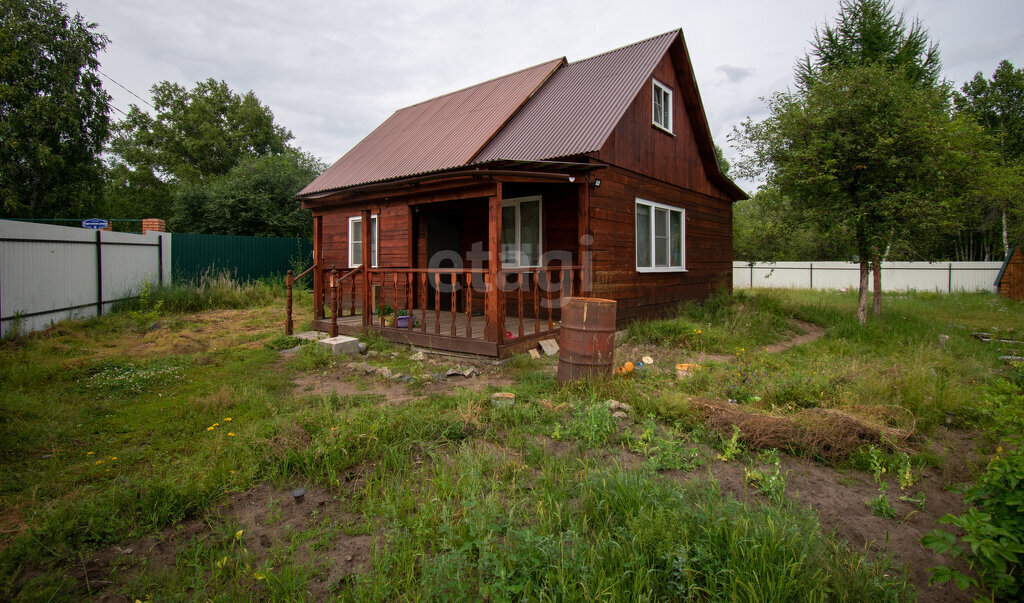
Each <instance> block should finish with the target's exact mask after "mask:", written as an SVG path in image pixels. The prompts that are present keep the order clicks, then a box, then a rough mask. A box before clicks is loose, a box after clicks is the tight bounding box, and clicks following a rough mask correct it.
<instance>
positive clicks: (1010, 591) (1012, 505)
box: [921, 437, 1024, 600]
mask: <svg viewBox="0 0 1024 603" xmlns="http://www.w3.org/2000/svg"><path fill="white" fill-rule="evenodd" d="M1021 443H1022V440H1021V438H1020V437H1017V438H1015V440H1014V441H1013V448H1012V450H1010V451H1008V452H1007V451H1004V449H1003V448H1002V447H1001V446H1000V447H999V448H997V449H996V456H995V457H994V458H993V459H992V461H991V462H990V463H989V465H988V468H987V469H986V470H985V473H983V474H982V475H981V477H980V478H979V479H978V482H977V483H976V484H974V485H973V486H971V487H970V488H968V489H967V490H966V492H965V493H964V501H965V502H967V503H968V504H972V505H973V506H972V507H971V508H970V509H968V510H967V511H966V512H964V513H962V514H961V515H958V516H957V515H946V516H944V517H943V518H942V519H940V520H939V523H943V524H949V525H952V526H955V527H957V528H960V530H962V531H963V534H962V535H961V536H959V537H957V535H955V534H952V533H950V532H946V531H945V530H932V531H931V532H930V533H929V534H928V535H927V536H925V537H924V538H923V539H922V540H921V544H923V545H924V546H926V547H928V548H930V549H932V550H934V551H936V552H937V553H942V554H948V555H950V556H951V557H953V558H954V559H957V558H959V559H962V560H963V561H965V562H966V563H967V565H968V566H969V567H970V568H971V569H973V570H974V571H975V572H977V575H978V579H975V578H974V577H972V576H968V575H966V574H964V573H963V572H960V571H959V570H957V569H955V568H950V567H946V566H938V567H933V568H931V569H930V570H929V571H930V572H931V573H932V577H931V580H932V582H939V583H942V582H948V581H949V580H953V581H954V582H955V583H956V585H957V587H958V588H960V589H961V590H965V589H967V588H969V587H970V586H976V587H977V588H979V589H981V590H983V591H985V592H987V593H988V594H989V595H991V598H993V599H1004V600H1019V599H1020V597H1021V595H1022V594H1024V580H1022V575H1021V574H1022V571H1024V452H1022V451H1021V449H1020V446H1021ZM1004 452H1005V454H1004ZM958 541H959V543H960V544H958ZM961 544H963V545H966V548H965V547H964V546H961Z"/></svg>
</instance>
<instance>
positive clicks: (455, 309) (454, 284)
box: [450, 272, 459, 337]
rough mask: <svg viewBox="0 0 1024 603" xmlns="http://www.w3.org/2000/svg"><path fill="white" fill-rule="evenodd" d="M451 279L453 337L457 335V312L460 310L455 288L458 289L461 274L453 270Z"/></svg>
mask: <svg viewBox="0 0 1024 603" xmlns="http://www.w3.org/2000/svg"><path fill="white" fill-rule="evenodd" d="M450 280H451V288H452V299H451V307H452V328H451V334H452V337H455V313H456V312H458V310H459V305H458V302H456V300H455V289H457V288H458V285H459V275H458V274H456V273H455V272H452V277H451V279H450Z"/></svg>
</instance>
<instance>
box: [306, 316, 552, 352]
mask: <svg viewBox="0 0 1024 603" xmlns="http://www.w3.org/2000/svg"><path fill="white" fill-rule="evenodd" d="M373 318H374V324H373V326H371V327H370V328H371V329H373V330H374V331H377V332H379V333H380V334H381V336H382V337H384V338H385V339H387V340H388V341H394V342H397V343H405V344H410V345H415V346H419V347H426V348H432V349H439V350H446V351H450V352H464V353H468V354H480V355H483V356H494V357H501V356H506V355H508V354H510V353H512V352H514V351H518V350H522V349H523V348H525V347H528V346H529V345H530V344H535V343H536V342H537V341H540V340H541V339H549V338H557V337H558V323H557V322H556V323H554V328H553V330H549V329H548V321H547V319H543V320H540V321H538V320H537V319H534V318H523V319H522V329H521V330H520V318H519V317H518V316H505V321H504V324H505V329H506V331H507V333H509V334H511V337H508V336H507V335H506V336H505V337H503V338H502V339H503V342H502V343H501V344H498V343H497V342H494V341H485V340H484V332H485V329H486V326H487V323H486V318H485V317H484V316H483V315H482V314H481V315H474V316H472V317H470V320H469V324H468V325H467V321H466V315H465V314H458V315H456V317H455V320H454V323H455V324H454V329H453V325H452V322H453V320H452V315H451V313H450V312H442V313H441V314H440V315H437V314H435V313H434V312H433V311H429V312H427V314H426V316H425V317H422V318H421V316H420V313H419V312H416V317H415V318H416V320H419V321H420V324H419V326H415V327H411V328H408V327H402V328H398V327H386V326H381V324H380V322H379V317H377V316H374V317H373ZM538 326H539V328H538ZM313 328H314V329H317V330H320V331H326V332H330V330H331V320H330V318H324V319H319V320H314V321H313ZM364 332H365V331H364V328H363V315H362V311H361V310H359V309H358V308H357V309H356V313H355V314H349V315H344V316H338V333H340V334H342V335H361V334H363V333H364Z"/></svg>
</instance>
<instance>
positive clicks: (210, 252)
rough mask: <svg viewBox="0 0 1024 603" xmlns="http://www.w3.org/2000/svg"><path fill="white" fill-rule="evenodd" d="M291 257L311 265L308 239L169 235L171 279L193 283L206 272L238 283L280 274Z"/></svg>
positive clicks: (310, 246)
mask: <svg viewBox="0 0 1024 603" xmlns="http://www.w3.org/2000/svg"><path fill="white" fill-rule="evenodd" d="M293 258H295V259H297V260H298V261H297V263H298V264H302V266H303V268H307V267H309V265H310V264H312V263H313V243H312V241H310V240H309V239H280V238H271V237H236V236H227V235H206V234H186V233H172V234H171V268H172V271H173V277H172V278H173V280H174V281H175V282H179V283H180V282H182V281H187V280H195V279H198V278H199V277H200V276H202V275H203V274H204V273H206V272H208V271H211V270H212V271H215V272H220V271H227V272H228V273H229V274H231V275H232V276H233V277H235V278H236V279H239V280H252V279H257V278H262V277H265V276H273V275H283V274H284V273H285V271H287V270H288V269H289V268H294V266H292V261H293Z"/></svg>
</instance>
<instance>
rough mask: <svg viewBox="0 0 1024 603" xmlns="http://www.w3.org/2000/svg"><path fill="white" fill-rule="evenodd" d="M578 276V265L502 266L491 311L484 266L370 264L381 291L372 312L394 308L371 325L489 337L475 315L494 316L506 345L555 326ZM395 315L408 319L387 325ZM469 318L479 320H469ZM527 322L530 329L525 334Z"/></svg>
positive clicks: (577, 284) (576, 286)
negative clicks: (408, 266) (384, 307)
mask: <svg viewBox="0 0 1024 603" xmlns="http://www.w3.org/2000/svg"><path fill="white" fill-rule="evenodd" d="M580 277H581V270H580V267H579V266H547V267H536V268H503V269H502V270H501V271H499V272H498V277H497V283H496V286H498V287H499V289H500V294H499V295H498V296H497V299H498V304H499V306H500V307H499V308H498V309H497V310H496V311H494V312H493V313H491V312H488V310H489V307H488V304H489V303H490V302H489V301H488V299H489V296H488V295H487V292H488V291H490V290H491V287H492V286H495V285H492V283H491V274H490V273H489V272H488V270H487V269H485V268H373V269H371V270H370V271H369V282H370V286H371V287H374V288H377V287H379V289H378V290H377V291H378V292H379V294H380V298H379V299H375V302H374V305H375V308H374V311H375V312H376V308H382V307H383V306H391V307H392V309H393V311H392V312H387V313H385V312H378V313H376V314H374V315H371V319H370V323H371V324H372V325H373V326H376V327H381V328H399V329H409V330H410V331H419V332H420V333H428V334H429V333H432V334H434V335H445V336H448V337H463V338H467V339H487V340H490V341H493V340H494V339H493V338H491V337H487V330H486V328H485V325H484V324H482V323H481V322H480V320H479V318H480V317H486V316H489V315H496V316H497V317H498V321H499V323H498V325H497V327H496V329H495V332H496V337H497V342H498V343H506V342H507V340H508V339H509V336H510V335H511V337H513V338H515V337H520V338H521V337H524V336H530V337H534V336H539V337H543V336H544V335H547V334H550V333H553V332H555V331H556V330H557V323H558V321H559V320H560V318H561V312H560V308H561V301H562V299H563V298H564V297H569V296H572V295H575V294H577V293H578V292H580V291H581V287H582V285H583V283H582V281H581V280H580ZM431 302H433V303H432V304H431ZM430 306H433V308H430ZM444 306H447V308H445V307H444ZM400 313H401V314H407V315H409V316H410V318H408V319H406V320H404V321H400V322H399V320H398V319H395V320H396V321H395V323H394V324H389V322H390V320H389V318H388V316H392V317H395V316H397V314H400ZM365 314H366V312H365V311H364V315H365ZM474 316H476V317H477V319H478V320H476V321H474V320H473V319H474ZM531 326H532V327H533V328H532V331H531V332H527V331H528V329H529V327H531Z"/></svg>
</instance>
